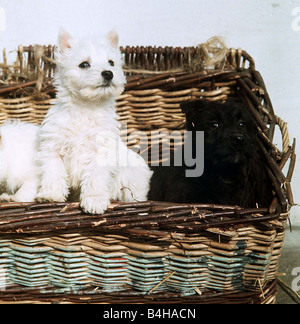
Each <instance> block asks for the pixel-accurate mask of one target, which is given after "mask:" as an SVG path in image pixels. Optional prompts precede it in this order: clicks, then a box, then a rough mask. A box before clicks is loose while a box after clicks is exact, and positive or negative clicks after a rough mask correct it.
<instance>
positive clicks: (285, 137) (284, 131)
mask: <svg viewBox="0 0 300 324" xmlns="http://www.w3.org/2000/svg"><path fill="white" fill-rule="evenodd" d="M275 122H276V124H277V125H278V126H279V128H280V131H281V135H282V152H283V153H286V152H287V151H288V150H289V147H290V136H289V131H288V128H287V123H286V122H285V121H284V120H282V119H281V118H280V117H278V116H276V115H275Z"/></svg>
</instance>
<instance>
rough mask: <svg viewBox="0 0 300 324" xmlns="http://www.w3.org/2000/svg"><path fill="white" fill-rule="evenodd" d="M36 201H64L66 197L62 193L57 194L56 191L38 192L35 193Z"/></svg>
mask: <svg viewBox="0 0 300 324" xmlns="http://www.w3.org/2000/svg"><path fill="white" fill-rule="evenodd" d="M35 199H36V201H37V202H40V203H43V202H65V201H66V197H65V196H63V195H59V194H57V193H51V192H39V193H38V194H37V195H36V198H35Z"/></svg>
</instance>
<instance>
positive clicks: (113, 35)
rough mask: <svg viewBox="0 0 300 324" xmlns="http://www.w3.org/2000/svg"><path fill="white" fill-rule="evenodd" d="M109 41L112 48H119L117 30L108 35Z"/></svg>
mask: <svg viewBox="0 0 300 324" xmlns="http://www.w3.org/2000/svg"><path fill="white" fill-rule="evenodd" d="M107 39H108V41H109V42H110V44H111V46H112V47H113V48H118V45H119V35H118V33H117V31H116V30H115V29H112V30H111V31H110V32H109V33H108V34H107Z"/></svg>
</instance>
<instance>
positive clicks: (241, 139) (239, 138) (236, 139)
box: [234, 135, 245, 145]
mask: <svg viewBox="0 0 300 324" xmlns="http://www.w3.org/2000/svg"><path fill="white" fill-rule="evenodd" d="M244 141H245V138H244V136H242V135H237V136H235V137H234V143H235V144H236V145H241V144H243V143H244Z"/></svg>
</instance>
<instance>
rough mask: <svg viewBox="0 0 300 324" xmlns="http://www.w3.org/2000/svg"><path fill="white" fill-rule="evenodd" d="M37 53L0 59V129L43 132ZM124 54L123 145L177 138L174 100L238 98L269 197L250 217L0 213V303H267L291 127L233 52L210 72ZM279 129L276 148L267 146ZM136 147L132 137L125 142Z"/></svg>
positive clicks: (146, 206) (186, 53)
mask: <svg viewBox="0 0 300 324" xmlns="http://www.w3.org/2000/svg"><path fill="white" fill-rule="evenodd" d="M41 48H42V47H41V46H35V47H32V46H30V47H21V46H20V47H19V49H18V55H17V62H16V63H15V64H14V65H12V66H8V65H7V63H6V57H5V55H4V63H3V64H2V65H1V66H0V67H1V72H2V75H1V78H2V81H3V83H4V84H3V86H2V87H1V88H0V95H1V98H0V122H1V123H2V122H3V121H4V120H6V119H7V118H19V119H22V120H24V121H28V122H33V123H36V124H39V123H40V122H41V121H42V120H43V117H44V116H45V114H46V112H47V110H48V109H49V108H50V107H51V105H53V104H54V103H55V100H56V99H55V90H54V88H53V86H52V77H53V72H54V69H55V61H54V58H53V51H54V48H53V47H52V46H49V47H43V48H42V49H43V50H42V51H41ZM208 49H209V51H210V53H214V50H216V48H214V47H210V48H208ZM121 51H122V53H123V55H124V59H125V63H126V64H125V71H126V73H127V81H128V82H127V85H126V89H125V92H124V93H123V94H122V96H121V97H120V98H119V100H118V104H117V109H118V113H119V116H120V121H121V122H122V123H123V124H126V125H127V127H126V128H124V129H123V131H122V135H123V137H124V139H126V138H128V137H130V136H131V135H132V134H134V133H136V132H138V131H143V132H146V133H147V135H149V136H150V134H151V132H152V131H153V130H156V131H158V132H161V133H163V131H164V130H169V131H170V130H176V131H178V132H177V133H178V134H182V133H183V131H184V126H185V125H184V115H183V114H182V113H181V110H180V103H181V102H184V101H187V100H192V99H199V98H206V99H208V100H221V99H222V100H226V99H227V98H230V99H234V100H240V101H242V102H243V103H244V104H246V105H247V106H248V107H249V109H250V111H251V113H252V114H253V116H254V118H255V120H256V122H257V124H258V126H259V128H260V133H259V137H260V141H259V144H260V149H261V154H262V155H263V157H264V159H265V164H266V172H267V173H268V176H269V179H270V181H271V182H272V184H273V188H274V197H273V201H272V204H271V206H270V208H268V209H247V210H245V209H241V208H239V207H237V206H219V205H204V204H200V203H199V204H196V205H186V204H170V203H161V202H151V201H148V202H135V203H117V202H115V203H112V204H111V206H110V208H109V211H108V212H107V213H105V215H87V214H84V213H83V212H82V211H81V209H80V208H79V204H78V203H49V204H34V203H7V204H0V300H1V301H3V302H53V301H57V302H71V303H99V302H103V303H107V302H109V303H121V304H124V303H274V302H275V298H276V273H277V269H278V262H279V258H280V255H281V250H282V246H283V242H284V235H285V228H286V224H287V220H288V217H289V211H290V207H291V206H293V205H294V202H293V197H292V191H291V185H290V183H291V179H292V174H293V170H294V166H295V142H294V143H293V145H290V141H289V135H288V131H287V126H286V124H285V123H284V122H283V121H282V120H281V119H280V118H279V117H277V116H276V115H275V114H274V111H273V107H272V104H271V101H270V98H269V96H268V92H267V90H266V87H265V85H264V82H263V79H262V77H261V75H260V74H259V72H258V71H256V70H255V64H254V61H253V59H252V58H251V57H250V56H249V55H248V54H247V53H246V52H244V51H242V50H235V49H231V50H228V51H227V55H226V57H224V59H223V60H222V61H219V62H218V63H215V64H214V65H213V66H211V65H210V66H207V65H208V64H206V61H205V60H206V59H205V56H203V47H201V46H199V47H197V48H194V47H190V48H172V47H166V48H162V47H158V48H156V47H154V48H153V47H126V48H121ZM194 63H197V64H194ZM276 125H278V126H279V129H280V131H281V133H282V138H283V140H282V150H279V149H278V148H277V147H275V146H274V145H273V144H272V140H273V136H274V132H275V128H276ZM130 138H131V137H130ZM157 141H158V143H161V142H162V141H163V137H158V138H157ZM136 144H137V143H136V140H135V137H132V138H131V140H130V141H129V143H128V145H129V146H133V145H136ZM141 144H142V143H141ZM285 167H286V169H287V170H288V171H287V175H284V174H283V169H284V168H285Z"/></svg>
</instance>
